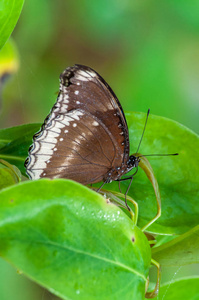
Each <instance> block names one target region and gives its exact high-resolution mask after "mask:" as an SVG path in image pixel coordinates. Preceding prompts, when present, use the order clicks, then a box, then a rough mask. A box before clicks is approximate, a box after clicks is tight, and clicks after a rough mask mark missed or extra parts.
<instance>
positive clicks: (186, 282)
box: [154, 277, 199, 300]
mask: <svg viewBox="0 0 199 300" xmlns="http://www.w3.org/2000/svg"><path fill="white" fill-rule="evenodd" d="M198 282H199V277H195V278H183V279H179V280H177V281H174V282H172V281H171V282H169V283H167V284H164V285H163V286H162V287H161V288H160V292H159V294H158V296H157V297H156V298H154V299H157V300H163V299H164V300H177V299H182V300H183V299H186V300H197V299H199V289H198Z"/></svg>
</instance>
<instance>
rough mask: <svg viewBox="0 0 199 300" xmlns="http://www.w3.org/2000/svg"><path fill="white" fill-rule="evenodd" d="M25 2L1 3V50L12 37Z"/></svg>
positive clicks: (2, 1)
mask: <svg viewBox="0 0 199 300" xmlns="http://www.w3.org/2000/svg"><path fill="white" fill-rule="evenodd" d="M23 4H24V0H1V1H0V49H1V48H2V47H3V45H4V44H5V43H6V41H7V39H8V38H9V36H10V35H11V33H12V31H13V29H14V27H15V25H16V23H17V21H18V18H19V16H20V13H21V10H22V7H23Z"/></svg>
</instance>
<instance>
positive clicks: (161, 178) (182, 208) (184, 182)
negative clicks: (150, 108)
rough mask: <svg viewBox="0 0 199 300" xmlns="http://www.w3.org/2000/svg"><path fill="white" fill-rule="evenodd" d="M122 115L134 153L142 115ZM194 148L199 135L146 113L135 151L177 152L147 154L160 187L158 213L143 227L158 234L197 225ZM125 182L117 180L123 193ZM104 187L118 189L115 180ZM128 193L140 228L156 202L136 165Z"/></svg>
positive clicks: (198, 178) (198, 171)
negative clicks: (176, 154)
mask: <svg viewBox="0 0 199 300" xmlns="http://www.w3.org/2000/svg"><path fill="white" fill-rule="evenodd" d="M126 117H127V122H128V126H129V136H130V146H131V153H135V152H136V150H137V146H138V144H139V141H140V138H141V135H142V131H143V127H144V122H145V118H146V114H143V113H128V114H126ZM198 149H199V137H198V136H197V135H196V134H195V133H194V132H192V131H191V130H189V129H188V128H186V127H185V126H183V125H181V124H179V123H177V122H175V121H172V120H169V119H166V118H163V117H158V116H154V115H149V119H148V123H147V127H146V131H145V134H144V138H143V140H142V144H141V147H140V149H139V152H141V153H142V154H145V155H147V154H154V153H156V154H158V153H162V154H168V153H176V152H178V153H179V155H178V156H168V157H160V156H157V157H153V156H152V157H148V159H149V161H150V164H151V166H152V168H153V171H154V174H155V176H156V179H157V182H158V185H159V189H160V194H161V202H162V215H161V217H160V218H159V219H158V220H157V221H156V222H155V223H154V224H153V225H152V226H150V227H149V228H148V229H147V230H149V231H151V232H154V233H161V234H181V233H184V232H187V231H188V230H190V229H191V228H193V227H194V226H196V225H198V220H199V205H198V198H199V189H198V182H199V157H198ZM133 172H134V170H133V171H132V173H133ZM129 174H130V173H129ZM128 184H129V182H128V181H124V182H121V186H122V191H123V193H125V191H126V189H127V187H128ZM105 188H106V189H110V190H118V183H117V182H113V183H110V184H107V185H106V186H105ZM128 195H129V196H131V197H132V198H133V199H134V200H136V201H137V202H138V205H139V218H138V225H139V226H140V227H143V226H144V225H145V224H146V223H148V222H149V221H150V220H151V219H152V218H153V217H154V216H155V215H156V213H157V204H156V198H155V194H154V190H153V187H152V185H151V183H150V182H149V180H148V179H147V176H146V175H145V173H144V172H143V171H142V170H141V169H140V168H139V171H138V173H137V174H136V175H135V176H134V180H133V183H132V185H131V188H130V190H129V193H128Z"/></svg>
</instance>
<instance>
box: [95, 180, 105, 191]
mask: <svg viewBox="0 0 199 300" xmlns="http://www.w3.org/2000/svg"><path fill="white" fill-rule="evenodd" d="M106 183H107V182H106V181H104V182H103V183H102V185H101V186H100V187H99V188H98V189H97V191H96V192H97V193H98V192H99V191H100V190H101V189H102V188H103V186H104V185H105V184H106Z"/></svg>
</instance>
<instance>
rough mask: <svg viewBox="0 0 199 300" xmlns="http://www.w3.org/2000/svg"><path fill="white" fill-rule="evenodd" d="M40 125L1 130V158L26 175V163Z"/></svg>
mask: <svg viewBox="0 0 199 300" xmlns="http://www.w3.org/2000/svg"><path fill="white" fill-rule="evenodd" d="M39 127H40V126H39V125H38V124H28V125H21V126H16V127H11V128H6V129H2V130H0V158H2V159H4V160H7V161H8V162H10V163H11V164H13V165H16V166H17V167H18V168H19V169H20V170H21V172H22V173H23V174H25V168H24V161H25V159H26V157H27V156H28V148H29V146H30V144H31V143H32V137H33V134H34V133H35V132H36V131H38V130H39Z"/></svg>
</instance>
